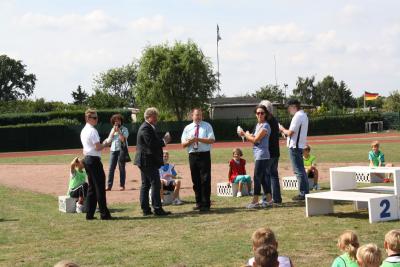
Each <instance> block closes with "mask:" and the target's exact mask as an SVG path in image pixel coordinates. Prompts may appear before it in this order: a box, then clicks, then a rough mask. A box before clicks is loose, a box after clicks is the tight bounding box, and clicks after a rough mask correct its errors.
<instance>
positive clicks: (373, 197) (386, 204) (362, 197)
mask: <svg viewBox="0 0 400 267" xmlns="http://www.w3.org/2000/svg"><path fill="white" fill-rule="evenodd" d="M334 200H342V201H354V202H356V203H359V202H366V203H368V211H369V222H370V223H374V222H378V221H391V220H397V219H398V218H399V214H398V213H399V206H398V205H399V204H398V199H397V197H396V196H395V195H392V194H380V193H363V192H354V191H328V192H321V193H313V194H307V195H306V216H307V217H310V216H313V215H322V214H330V213H333V204H334Z"/></svg>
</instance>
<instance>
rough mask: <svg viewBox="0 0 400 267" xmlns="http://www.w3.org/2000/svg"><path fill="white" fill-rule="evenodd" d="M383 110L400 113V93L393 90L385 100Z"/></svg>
mask: <svg viewBox="0 0 400 267" xmlns="http://www.w3.org/2000/svg"><path fill="white" fill-rule="evenodd" d="M383 108H384V109H385V110H387V111H396V112H397V111H399V112H400V91H399V90H395V91H393V92H391V93H390V95H389V96H388V97H387V98H386V100H385V103H384V104H383Z"/></svg>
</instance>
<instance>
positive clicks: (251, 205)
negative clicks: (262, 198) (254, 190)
mask: <svg viewBox="0 0 400 267" xmlns="http://www.w3.org/2000/svg"><path fill="white" fill-rule="evenodd" d="M259 207H260V204H258V203H250V204H248V205H247V207H246V208H248V209H257V208H259Z"/></svg>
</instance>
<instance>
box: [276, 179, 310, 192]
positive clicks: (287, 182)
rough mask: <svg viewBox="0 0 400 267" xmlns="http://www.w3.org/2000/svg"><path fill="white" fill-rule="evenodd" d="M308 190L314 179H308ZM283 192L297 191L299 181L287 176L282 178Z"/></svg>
mask: <svg viewBox="0 0 400 267" xmlns="http://www.w3.org/2000/svg"><path fill="white" fill-rule="evenodd" d="M308 185H309V188H312V187H313V186H314V179H312V178H311V179H310V178H309V179H308ZM282 189H283V190H299V181H298V180H297V177H296V176H287V177H283V178H282Z"/></svg>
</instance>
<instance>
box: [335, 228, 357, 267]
mask: <svg viewBox="0 0 400 267" xmlns="http://www.w3.org/2000/svg"><path fill="white" fill-rule="evenodd" d="M337 246H338V248H339V249H340V250H341V251H343V252H344V254H342V255H341V256H339V257H337V258H336V259H335V260H334V261H333V263H332V267H358V263H357V258H356V256H357V249H358V247H359V243H358V237H357V235H356V234H355V233H354V232H353V231H349V230H348V231H344V232H343V234H341V235H340V236H339V239H338V243H337Z"/></svg>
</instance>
